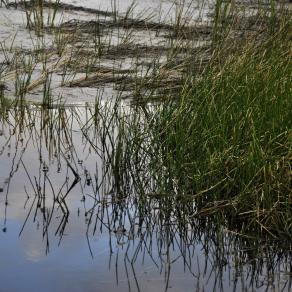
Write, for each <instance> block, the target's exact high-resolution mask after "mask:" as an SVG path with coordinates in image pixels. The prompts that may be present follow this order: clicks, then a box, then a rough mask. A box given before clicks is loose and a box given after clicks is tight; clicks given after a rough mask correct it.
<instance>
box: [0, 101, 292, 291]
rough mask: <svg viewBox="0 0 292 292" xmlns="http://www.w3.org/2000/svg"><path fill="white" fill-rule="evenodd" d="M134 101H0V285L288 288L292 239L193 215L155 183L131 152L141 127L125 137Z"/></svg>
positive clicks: (145, 155)
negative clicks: (255, 234)
mask: <svg viewBox="0 0 292 292" xmlns="http://www.w3.org/2000/svg"><path fill="white" fill-rule="evenodd" d="M138 112H139V111H137V110H135V113H136V114H134V113H132V112H131V109H130V108H129V107H123V106H122V105H120V104H119V103H118V102H117V103H115V102H108V103H106V102H97V103H96V105H95V106H89V105H87V106H85V107H64V106H58V107H56V108H49V109H48V108H45V107H41V106H32V105H27V106H22V107H12V108H11V107H9V106H7V107H5V106H4V105H3V104H2V108H1V113H0V115H1V116H0V118H1V119H0V120H1V122H0V146H1V149H0V165H1V167H0V192H1V193H0V208H1V209H0V210H1V224H2V234H1V235H0V238H1V245H2V250H1V253H0V257H1V262H3V263H4V264H3V265H2V266H1V275H2V277H1V278H2V280H1V281H2V283H1V286H2V287H3V289H4V290H6V289H7V290H8V291H10V290H11V291H15V290H18V289H20V287H21V289H24V290H27V291H28V290H30V291H32V289H42V291H45V290H43V289H48V288H44V287H50V289H54V291H64V290H70V291H81V290H80V289H82V290H86V291H104V289H108V290H109V291H117V290H119V291H291V289H292V282H291V273H292V270H291V268H292V267H291V247H290V248H289V247H287V246H286V247H285V248H282V247H280V246H271V245H270V244H266V243H265V242H260V241H259V240H258V239H257V238H252V237H249V236H242V235H240V234H238V233H237V232H236V231H235V230H233V231H232V230H229V229H227V227H225V225H224V224H222V222H218V221H217V220H216V218H212V216H209V217H208V216H206V217H203V218H197V217H196V216H194V214H195V212H196V205H195V204H194V203H193V202H192V200H191V199H189V198H184V197H183V196H182V197H180V196H174V195H172V194H171V193H169V194H168V193H167V189H164V190H162V189H159V188H161V185H159V184H157V182H156V181H155V178H153V177H151V175H149V172H148V170H147V169H143V163H140V164H139V161H140V162H141V161H142V162H143V160H144V161H145V160H147V159H149V149H148V148H147V137H139V136H138V133H140V131H136V132H135V128H132V133H133V137H131V139H128V141H129V140H131V143H130V144H127V145H125V142H124V140H123V137H124V135H125V134H126V130H125V129H126V128H127V126H129V125H133V124H132V121H133V120H136V121H137V120H138V119H141V117H140V116H137V115H139V114H138ZM135 124H136V125H137V123H135ZM140 127H143V123H141V124H140ZM135 133H136V134H137V135H136V134H135ZM129 151H131V152H132V153H131V155H128V152H129ZM133 154H134V155H133ZM135 155H137V156H139V159H138V157H137V161H135V160H134V157H135ZM129 159H131V160H129ZM163 171H164V170H163V169H161V172H163ZM137 174H138V175H137ZM176 191H177V192H179V191H178V190H176ZM14 260H15V262H17V263H18V264H17V266H16V265H11V264H8V263H9V261H14ZM14 273H20V274H21V276H19V277H20V278H19V281H18V283H16V282H15V281H12V278H11V275H12V274H14ZM77 275H78V276H77ZM35 278H38V279H39V280H35ZM52 279H53V282H51V281H52ZM39 281H40V282H39ZM42 283H44V284H42ZM46 283H50V284H49V286H46ZM64 285H65V286H64Z"/></svg>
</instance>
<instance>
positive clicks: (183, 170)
mask: <svg viewBox="0 0 292 292" xmlns="http://www.w3.org/2000/svg"><path fill="white" fill-rule="evenodd" d="M290 28H291V20H289V19H288V20H287V19H286V20H283V21H282V22H281V24H280V25H279V27H278V28H277V30H276V31H274V32H273V33H272V34H271V35H270V36H269V37H268V38H266V39H265V40H262V41H261V42H259V41H258V37H255V38H254V39H249V40H247V41H246V43H245V45H244V47H243V49H236V48H230V51H231V52H232V54H229V55H228V56H226V53H225V52H223V53H224V56H225V59H224V60H223V59H219V60H218V57H214V59H213V60H212V61H211V62H210V65H209V67H208V68H207V69H206V70H205V71H204V73H203V74H202V76H200V78H189V79H190V80H188V81H186V84H185V86H184V88H183V90H182V91H181V93H180V96H179V99H178V100H175V101H173V100H171V101H170V102H165V103H163V104H162V105H160V106H158V107H157V108H155V109H153V108H151V110H148V111H147V114H146V119H147V120H148V123H149V124H148V126H147V127H146V128H145V127H142V128H141V132H144V133H143V134H141V132H140V136H142V137H144V139H145V140H146V141H149V139H150V142H140V143H141V144H142V145H144V146H143V147H144V149H147V150H146V152H148V154H147V156H148V157H149V159H145V155H144V156H142V157H143V161H142V164H143V163H144V164H145V165H147V166H145V165H144V166H143V168H144V169H147V170H148V171H149V174H148V175H150V176H152V178H154V180H155V182H156V187H155V188H154V190H155V192H157V193H158V196H159V194H161V193H163V192H164V193H168V194H174V195H179V196H185V197H186V198H189V197H191V198H193V199H194V200H195V202H196V213H195V214H194V216H210V215H214V214H219V215H220V216H221V215H222V216H223V218H224V219H223V220H224V221H225V220H227V222H229V223H232V224H233V225H234V226H237V228H240V231H241V232H244V233H247V232H248V233H250V232H251V233H257V234H258V233H260V234H262V233H266V234H270V235H271V236H273V237H291V231H292V115H291V113H292V99H291V84H292V78H291V76H292V64H291V39H290V35H289V31H290ZM218 47H219V48H222V47H224V46H222V44H220V46H218ZM225 49H226V48H225ZM214 56H219V58H220V57H221V56H222V51H215V52H214ZM144 109H145V107H144ZM145 132H146V133H147V134H146V133H145ZM134 141H135V139H133V140H132V142H130V144H131V143H132V144H131V145H133V143H136V142H134ZM146 145H147V146H146ZM136 157H137V156H136V153H135V157H133V158H131V159H133V160H134V159H136ZM128 159H130V158H128ZM140 162H141V161H140ZM141 168H142V167H141ZM224 221H223V222H224Z"/></svg>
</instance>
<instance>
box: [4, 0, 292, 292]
mask: <svg viewBox="0 0 292 292" xmlns="http://www.w3.org/2000/svg"><path fill="white" fill-rule="evenodd" d="M182 2H184V1H182ZM1 3H3V4H5V5H6V6H7V7H8V8H9V9H14V8H15V9H20V10H23V12H24V13H25V17H26V25H27V29H28V30H29V31H30V34H33V33H35V39H34V38H33V37H32V40H33V47H30V48H29V49H27V48H26V49H24V48H15V47H14V41H15V39H13V41H12V43H11V44H10V45H8V44H7V43H6V42H5V41H4V42H2V43H0V45H1V46H0V48H1V50H2V52H1V59H0V60H1V63H0V125H1V127H0V133H2V134H3V133H9V135H8V136H9V137H8V136H7V137H8V138H7V137H6V138H7V141H11V139H12V136H14V135H16V136H17V135H18V136H17V137H16V138H15V139H16V140H19V141H21V143H20V144H21V145H22V147H20V146H17V147H16V148H18V147H19V149H22V150H21V151H19V152H20V154H19V153H17V154H15V155H14V157H13V168H12V170H11V172H10V177H9V183H8V186H7V187H6V189H5V190H4V188H2V187H1V185H0V187H1V188H0V190H1V193H2V192H4V191H5V192H6V198H5V210H6V209H7V208H9V207H8V206H9V204H8V202H9V185H10V180H11V179H12V178H13V176H14V175H15V173H16V172H17V169H18V168H22V169H23V170H24V172H25V174H26V176H27V179H28V182H29V187H30V191H29V190H28V189H25V192H26V194H27V195H28V198H29V197H30V192H31V193H32V194H33V195H32V196H34V197H35V200H34V201H33V202H32V205H31V208H30V210H29V213H28V214H27V217H26V219H25V222H24V224H23V227H22V229H21V232H20V234H21V233H22V232H23V230H24V229H25V225H26V223H27V221H28V219H29V218H30V216H32V215H31V214H32V213H33V212H32V211H34V212H35V217H34V219H35V218H36V214H38V213H40V214H42V216H43V221H42V222H43V229H42V232H43V238H45V239H46V245H47V246H46V248H47V251H48V250H49V233H50V232H49V227H50V224H51V222H52V218H54V216H56V213H57V214H58V215H59V218H61V219H60V222H59V225H58V227H57V231H56V232H55V234H56V235H57V234H58V235H59V237H60V241H61V240H62V237H63V235H64V232H65V229H66V225H67V224H68V221H69V219H68V218H69V214H70V208H69V207H68V206H67V199H68V196H69V193H70V192H72V190H74V188H75V187H76V185H79V184H80V185H81V186H82V187H81V189H82V202H85V200H88V201H90V202H91V203H92V205H91V206H90V207H88V206H87V208H84V209H85V210H84V216H85V218H86V224H87V231H86V235H87V238H89V234H95V232H97V230H98V228H100V230H101V229H102V228H106V230H108V232H109V234H110V235H112V234H114V236H115V237H116V238H117V241H118V242H123V240H125V238H126V240H128V242H129V246H130V245H131V242H132V240H133V241H134V238H139V239H140V241H139V243H138V245H137V246H136V250H135V251H134V252H133V254H132V258H131V259H130V258H129V255H128V250H129V246H128V249H127V252H126V255H125V257H126V258H127V261H125V262H127V263H131V265H133V263H134V262H135V261H136V258H137V254H138V251H139V250H140V249H142V246H145V250H144V252H147V253H149V255H150V257H151V259H152V260H153V261H154V262H155V259H153V256H152V253H151V251H152V236H154V234H156V237H157V238H156V239H155V242H157V246H158V247H157V249H158V250H159V258H160V260H161V265H165V267H168V268H169V271H168V272H169V273H170V264H169V265H168V264H167V263H169V259H167V260H166V261H165V262H164V259H163V256H162V254H166V255H167V256H168V255H169V250H170V249H171V246H174V245H175V244H177V245H178V246H179V249H180V250H181V251H184V252H182V257H183V260H184V265H185V266H187V267H188V268H189V269H190V270H192V269H191V260H190V258H188V255H187V254H188V253H191V252H190V251H189V248H190V246H191V244H194V242H196V243H197V244H198V245H202V246H203V249H204V252H205V254H206V257H208V252H209V249H210V248H212V244H213V245H214V246H215V247H216V251H215V252H214V259H212V262H213V263H214V267H215V268H214V267H213V268H214V269H215V270H216V273H218V274H220V271H221V272H222V267H223V266H225V265H226V263H227V261H229V260H230V259H229V256H230V257H231V254H232V259H231V260H232V261H233V262H234V263H235V266H236V273H237V272H238V271H239V270H240V269H241V266H242V265H244V264H245V263H246V262H250V261H251V262H253V263H255V262H256V260H255V259H256V258H257V257H258V258H260V257H263V258H265V259H267V262H268V263H267V265H269V261H270V259H269V256H271V254H270V252H269V249H270V248H271V247H273V246H275V247H277V248H278V251H279V253H278V254H277V255H278V256H279V257H280V253H281V252H280V251H283V258H284V260H283V261H284V262H285V261H286V262H289V259H290V258H291V256H290V252H291V245H290V244H289V243H290V242H291V238H292V114H291V113H292V87H291V84H292V62H291V53H292V52H291V45H292V23H291V19H292V18H291V9H290V8H289V7H286V4H284V3H277V2H274V1H271V2H270V3H262V4H261V3H258V2H257V3H256V4H252V3H242V2H239V3H237V2H235V1H226V2H225V1H220V0H218V1H216V3H215V5H214V7H213V11H212V15H209V16H208V17H209V18H208V21H205V22H204V21H196V22H194V21H189V22H188V21H187V20H185V19H186V18H187V17H185V18H184V16H186V15H188V14H190V13H191V12H193V11H192V8H191V5H190V6H188V7H187V9H186V7H185V6H182V7H179V6H178V8H177V10H176V13H175V19H174V20H173V21H172V22H171V23H167V22H165V21H157V20H153V19H151V16H147V17H144V18H141V19H139V17H138V18H137V17H134V16H133V11H134V7H135V5H134V3H135V2H133V4H132V5H131V6H130V7H129V8H128V10H127V11H126V13H124V14H123V15H119V14H118V12H117V10H116V8H115V7H116V6H115V5H113V10H112V11H101V10H95V9H89V8H88V9H86V8H82V7H76V6H72V5H69V4H63V3H62V2H61V1H56V3H53V2H52V1H49V2H46V1H18V2H14V1H13V2H10V3H8V2H7V1H5V2H4V1H2V2H1ZM113 3H116V2H115V1H113ZM183 4H184V3H182V5H183ZM185 5H187V4H185ZM202 6H203V5H202ZM202 10H203V8H202ZM72 11H73V12H76V13H77V12H80V11H81V12H82V13H87V14H86V18H87V17H88V18H89V16H88V15H90V18H91V19H90V20H88V19H82V15H81V16H80V19H69V20H68V21H67V20H66V21H65V20H64V21H63V16H64V15H63V13H65V12H68V13H71V12H72ZM186 11H187V12H186ZM185 14H186V15H185ZM141 35H142V37H145V38H147V40H146V41H145V42H143V40H141V38H142V37H141ZM146 36H147V37H146ZM62 89H63V90H62ZM80 89H81V90H80ZM76 90H80V91H78V92H77V94H76V93H74V92H75V91H76ZM83 90H84V92H85V93H84V92H83ZM92 90H93V92H94V94H93V96H94V97H93V98H92V100H91V102H86V103H85V105H83V106H82V107H78V106H75V105H74V101H76V99H74V94H76V96H77V97H78V98H79V99H78V102H80V100H81V101H82V98H83V95H82V94H84V95H85V94H86V92H87V91H88V92H92ZM107 90H110V92H111V95H112V96H109V95H106V94H107V92H108V91H107ZM66 94H67V95H66ZM70 95H72V96H73V98H71V99H70ZM36 96H37V97H38V99H37V102H32V101H31V100H35V99H36V98H35V97H36ZM77 97H76V98H77ZM91 97H92V96H91ZM67 98H68V100H67V103H73V106H72V105H68V104H66V99H67ZM1 128H2V130H1ZM76 129H77V130H76ZM75 132H78V133H80V135H81V136H82V138H81V139H80V140H78V141H79V142H77V144H78V143H79V144H82V147H84V149H83V152H86V153H87V152H88V156H90V157H93V160H94V159H96V161H97V162H96V165H95V166H94V167H95V170H92V171H91V172H90V171H89V170H87V169H86V168H85V166H83V160H82V159H81V158H80V157H78V153H77V152H78V151H76V149H75V148H76V142H75V143H74V141H73V138H72V137H73V136H74V135H75V134H74V133H75ZM1 136H2V135H1ZM25 137H28V138H25ZM38 140H40V141H42V143H43V144H44V146H43V145H42V144H41V142H38ZM23 141H25V143H27V144H25V143H23ZM8 143H10V142H7V143H6V144H5V145H4V146H3V148H2V150H1V152H0V158H1V155H2V154H3V153H4V152H5V151H6V148H7V147H8V146H7V145H8ZM28 143H33V144H36V145H38V143H40V144H39V145H38V147H37V149H38V151H39V153H38V156H39V163H40V165H39V169H42V170H43V171H42V172H39V177H38V178H37V177H36V176H35V177H33V176H32V175H31V174H30V172H29V171H28V170H27V168H26V165H25V163H24V162H23V157H22V156H23V155H24V153H25V149H26V147H27V145H28ZM17 145H18V144H17ZM1 146H2V145H1ZM79 146H80V145H79ZM80 147H81V146H80ZM43 148H46V149H47V150H48V157H49V159H48V160H49V161H47V162H45V159H44V155H43V154H42V153H41V149H43ZM17 158H19V159H18V160H17ZM54 160H56V161H58V163H57V164H58V173H59V172H60V171H61V169H62V163H63V164H64V165H66V167H65V168H66V171H65V172H66V179H65V182H64V183H63V184H61V185H60V188H59V189H58V188H57V187H56V186H55V184H54V182H53V181H52V180H51V178H50V172H49V168H48V165H49V164H50V162H51V161H54ZM63 169H64V166H63ZM94 171H95V172H94ZM68 173H71V175H73V180H72V182H71V183H69V178H68ZM86 188H90V191H88V193H90V194H88V193H86V192H85V191H84V190H85V189H86ZM48 194H51V198H50V199H49V200H51V203H52V206H51V207H50V208H48V207H47V201H46V200H48V196H49V195H48ZM84 205H85V203H84ZM31 212H32V213H31ZM5 216H6V211H5ZM78 216H79V209H78ZM5 222H6V217H5ZM125 226H127V227H125ZM5 228H6V227H5ZM226 234H227V237H225V235H226ZM178 237H179V239H178ZM110 242H111V240H110ZM263 243H264V245H262V244H263ZM209 244H210V245H209ZM88 245H89V249H90V252H91V254H92V250H91V245H90V240H89V239H88ZM214 246H213V247H214ZM227 246H229V247H230V246H232V252H230V254H228V255H226V254H225V253H226V252H227V251H226V249H228V248H227ZM110 249H111V251H112V246H111V247H110ZM236 251H238V252H236ZM271 257H272V258H273V257H274V254H273V255H272V256H271ZM206 261H207V260H206ZM279 261H281V260H279ZM271 262H272V260H271ZM155 265H157V264H156V262H155ZM270 266H273V264H271V265H270ZM126 269H127V268H126ZM217 269H218V270H217ZM220 269H221V270H220ZM253 269H254V270H253ZM253 269H252V272H251V273H254V274H256V272H255V271H258V272H260V270H261V267H260V263H259V265H257V264H255V265H254V266H253ZM266 269H267V270H269V267H266ZM290 269H291V266H290ZM288 273H289V272H288ZM166 274H167V275H168V273H166ZM290 274H291V271H290ZM167 277H169V276H167ZM135 279H136V276H135ZM168 280H169V279H168ZM168 280H167V284H166V290H167V289H168V288H169V283H168ZM216 285H217V284H216ZM216 285H215V286H216ZM218 285H219V284H218ZM268 285H269V284H268ZM285 285H286V284H285ZM289 285H290V286H289ZM215 286H214V287H215ZM288 286H289V287H290V288H291V283H290V284H288ZM234 287H236V284H235V286H234ZM215 288H216V287H215ZM215 288H214V289H215ZM284 288H285V287H284ZM290 288H289V289H290ZM138 290H139V287H138ZM199 290H200V288H198V291H199Z"/></svg>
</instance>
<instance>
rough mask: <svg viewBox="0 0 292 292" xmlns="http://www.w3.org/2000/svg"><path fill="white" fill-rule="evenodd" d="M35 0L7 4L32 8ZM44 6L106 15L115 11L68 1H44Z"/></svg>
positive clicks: (11, 6) (110, 15) (110, 14)
mask: <svg viewBox="0 0 292 292" xmlns="http://www.w3.org/2000/svg"><path fill="white" fill-rule="evenodd" d="M35 5H36V4H35V1H22V2H10V3H7V4H6V7H7V8H20V9H31V8H33V7H35ZM42 6H43V8H50V9H53V10H61V11H62V10H67V11H80V12H86V13H90V14H96V15H100V16H106V17H112V16H114V13H112V12H109V11H103V10H99V9H93V8H86V7H83V6H75V5H72V4H66V3H54V2H53V3H52V2H51V1H43V2H42Z"/></svg>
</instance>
